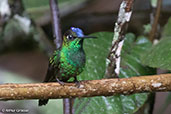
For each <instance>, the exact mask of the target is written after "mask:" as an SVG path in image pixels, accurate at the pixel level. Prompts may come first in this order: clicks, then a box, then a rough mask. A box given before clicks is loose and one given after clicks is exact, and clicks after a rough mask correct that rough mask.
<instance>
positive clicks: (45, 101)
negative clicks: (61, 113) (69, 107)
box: [39, 99, 49, 106]
mask: <svg viewBox="0 0 171 114" xmlns="http://www.w3.org/2000/svg"><path fill="white" fill-rule="evenodd" d="M48 100H49V99H39V106H42V105H46V104H47V103H48Z"/></svg>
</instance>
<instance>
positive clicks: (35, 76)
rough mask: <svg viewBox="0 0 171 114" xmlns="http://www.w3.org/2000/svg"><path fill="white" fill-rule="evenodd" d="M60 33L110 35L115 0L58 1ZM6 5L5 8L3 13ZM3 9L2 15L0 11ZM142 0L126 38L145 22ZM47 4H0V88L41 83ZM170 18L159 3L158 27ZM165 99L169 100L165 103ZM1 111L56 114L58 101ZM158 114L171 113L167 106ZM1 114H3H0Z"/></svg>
mask: <svg viewBox="0 0 171 114" xmlns="http://www.w3.org/2000/svg"><path fill="white" fill-rule="evenodd" d="M58 2H59V10H60V17H61V28H62V33H64V32H65V31H66V30H67V29H69V28H70V27H71V26H74V27H80V28H82V29H83V31H84V32H85V34H91V33H94V32H99V31H110V32H112V31H113V28H114V23H115V22H116V19H117V14H118V9H119V5H120V3H121V0H58ZM5 5H7V7H5ZM4 8H6V10H7V11H3V10H4ZM150 13H151V7H150V2H149V1H148V0H136V1H135V4H134V10H133V15H132V18H131V21H130V23H129V27H128V32H132V33H134V34H135V35H140V34H142V33H143V31H144V25H146V24H148V23H149V22H150ZM50 14H51V13H50V10H49V1H48V0H23V1H21V0H15V1H14V0H8V1H7V0H1V1H0V42H1V43H0V83H35V82H42V80H43V79H44V76H45V73H46V70H47V67H48V58H49V56H50V55H51V54H52V52H53V50H54V49H55V48H54V47H55V46H54V44H53V37H52V26H51V15H50ZM169 16H171V1H170V0H163V4H162V10H161V18H160V21H159V23H160V25H161V26H163V25H164V24H166V23H167V20H168V18H169ZM167 95H168V94H167V93H164V92H160V93H157V94H156V98H155V99H156V102H155V105H154V111H153V114H156V113H157V112H159V111H161V110H163V106H164V104H165V101H166V100H167V99H166V98H167ZM170 99H171V98H170ZM3 108H19V109H20V108H21V109H28V110H29V113H30V114H43V113H44V114H51V113H54V112H55V111H56V110H58V112H59V114H62V112H63V107H62V100H51V102H50V103H49V104H48V105H46V106H44V107H38V106H37V100H27V101H0V110H1V109H3ZM164 110H165V111H163V113H164V114H170V113H171V104H170V105H168V106H167V107H166V109H164ZM0 114H3V112H0Z"/></svg>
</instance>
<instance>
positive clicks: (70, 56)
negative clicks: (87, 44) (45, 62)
mask: <svg viewBox="0 0 171 114" xmlns="http://www.w3.org/2000/svg"><path fill="white" fill-rule="evenodd" d="M85 59H86V58H85V53H84V51H83V50H78V51H73V50H72V51H68V52H67V53H63V52H62V53H61V58H60V69H61V72H62V73H64V74H67V75H79V74H80V73H81V72H82V71H83V69H84V67H85Z"/></svg>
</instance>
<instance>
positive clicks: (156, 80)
mask: <svg viewBox="0 0 171 114" xmlns="http://www.w3.org/2000/svg"><path fill="white" fill-rule="evenodd" d="M158 91H171V74H160V75H153V76H141V77H131V78H122V79H102V80H89V81H81V82H80V87H79V88H78V87H77V85H76V84H75V83H65V85H64V86H63V85H60V84H59V83H35V84H1V85H0V99H1V100H23V99H58V98H75V97H93V96H113V95H117V94H125V95H129V94H132V93H142V92H158Z"/></svg>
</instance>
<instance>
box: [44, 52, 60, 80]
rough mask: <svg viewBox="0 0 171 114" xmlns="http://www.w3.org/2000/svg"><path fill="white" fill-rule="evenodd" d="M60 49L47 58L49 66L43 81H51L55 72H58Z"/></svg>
mask: <svg viewBox="0 0 171 114" xmlns="http://www.w3.org/2000/svg"><path fill="white" fill-rule="evenodd" d="M59 54H60V51H55V52H54V54H53V56H52V57H51V58H50V59H49V66H48V70H47V73H46V77H45V79H44V82H52V81H54V79H55V73H56V72H58V71H57V70H58V66H59V59H60V55H59Z"/></svg>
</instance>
